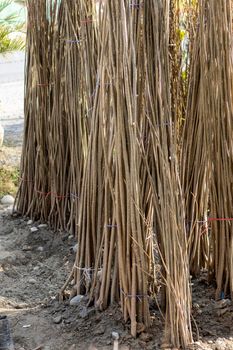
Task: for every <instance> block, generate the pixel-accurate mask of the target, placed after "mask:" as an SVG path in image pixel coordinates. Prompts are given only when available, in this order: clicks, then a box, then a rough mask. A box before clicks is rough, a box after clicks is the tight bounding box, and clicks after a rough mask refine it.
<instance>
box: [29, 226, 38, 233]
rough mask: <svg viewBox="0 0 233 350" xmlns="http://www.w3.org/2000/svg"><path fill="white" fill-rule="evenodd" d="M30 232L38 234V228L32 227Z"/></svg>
mask: <svg viewBox="0 0 233 350" xmlns="http://www.w3.org/2000/svg"><path fill="white" fill-rule="evenodd" d="M30 230H31V232H37V231H38V228H37V227H31V228H30Z"/></svg>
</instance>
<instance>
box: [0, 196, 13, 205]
mask: <svg viewBox="0 0 233 350" xmlns="http://www.w3.org/2000/svg"><path fill="white" fill-rule="evenodd" d="M14 202H15V199H14V197H13V196H10V195H9V194H7V195H6V196H4V197H2V199H1V204H4V205H10V204H14Z"/></svg>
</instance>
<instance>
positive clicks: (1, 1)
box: [0, 0, 25, 53]
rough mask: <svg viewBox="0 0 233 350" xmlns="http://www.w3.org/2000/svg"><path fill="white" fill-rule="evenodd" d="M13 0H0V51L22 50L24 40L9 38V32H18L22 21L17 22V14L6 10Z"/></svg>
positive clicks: (21, 26)
mask: <svg viewBox="0 0 233 350" xmlns="http://www.w3.org/2000/svg"><path fill="white" fill-rule="evenodd" d="M12 3H13V0H0V53H6V52H12V51H18V50H23V49H24V47H25V42H24V40H23V39H22V38H20V37H16V38H14V39H12V38H11V34H13V33H17V32H20V31H21V30H22V28H23V25H24V23H19V21H18V18H19V17H18V14H17V13H16V12H12V13H10V14H9V11H8V12H7V9H8V6H10V5H11V4H12Z"/></svg>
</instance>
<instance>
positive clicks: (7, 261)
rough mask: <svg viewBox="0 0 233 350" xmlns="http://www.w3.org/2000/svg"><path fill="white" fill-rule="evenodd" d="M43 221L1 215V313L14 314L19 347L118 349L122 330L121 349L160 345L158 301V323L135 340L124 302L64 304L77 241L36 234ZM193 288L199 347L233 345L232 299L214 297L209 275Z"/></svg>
mask: <svg viewBox="0 0 233 350" xmlns="http://www.w3.org/2000/svg"><path fill="white" fill-rule="evenodd" d="M2 209H3V208H2ZM38 224H39V223H33V224H31V225H29V224H28V219H23V218H20V217H12V216H11V215H9V213H7V212H6V211H3V210H2V211H1V214H0V286H1V292H0V315H7V316H8V317H9V320H10V324H11V330H12V335H13V339H14V344H15V350H34V349H38V350H39V349H41V350H76V349H77V350H88V349H93V350H94V349H97V350H100V349H101V350H103V349H105V350H110V349H118V348H117V347H116V348H113V339H112V336H111V334H112V332H118V333H119V336H120V339H119V344H118V345H119V349H122V350H127V349H128V350H129V349H131V350H139V349H148V350H150V349H159V348H160V342H161V338H162V330H163V324H162V318H161V316H160V313H159V310H158V309H156V307H155V306H153V305H152V308H151V313H152V318H153V327H152V328H151V329H149V330H148V331H147V332H144V333H142V334H141V335H140V336H139V338H138V339H136V340H135V339H133V338H132V337H131V336H130V334H129V325H128V324H124V322H123V320H122V315H121V313H120V310H119V308H118V306H114V307H111V308H109V309H108V310H106V311H105V312H103V313H100V312H98V311H95V310H94V308H86V305H85V301H84V302H82V303H80V305H78V306H70V305H69V301H65V302H64V303H59V302H58V299H57V293H58V291H59V289H60V288H61V286H62V285H63V283H64V282H65V280H66V278H67V276H68V275H69V272H70V270H71V268H72V265H73V261H74V253H73V251H72V249H71V248H72V247H73V245H74V244H75V240H74V238H73V237H71V236H70V235H69V234H68V233H65V232H53V231H52V230H50V229H49V228H46V227H43V228H40V229H38V231H36V232H31V227H38ZM192 288H193V318H194V320H195V322H194V321H193V329H194V335H195V340H196V341H197V342H196V344H195V348H200V349H219V350H224V349H225V350H230V349H233V307H232V305H231V303H230V302H225V300H224V301H221V302H215V301H214V288H213V286H210V285H208V283H207V279H206V276H205V274H203V275H202V276H201V278H200V279H199V280H196V281H194V283H193V287H192ZM224 304H227V305H226V306H225V305H224ZM196 326H197V327H198V332H197V330H196ZM198 334H199V337H198ZM115 345H116V344H115Z"/></svg>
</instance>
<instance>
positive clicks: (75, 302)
mask: <svg viewBox="0 0 233 350" xmlns="http://www.w3.org/2000/svg"><path fill="white" fill-rule="evenodd" d="M83 298H84V295H76V296H75V297H74V298H72V299H71V300H70V305H78V304H80V303H81V301H82V300H83Z"/></svg>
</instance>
